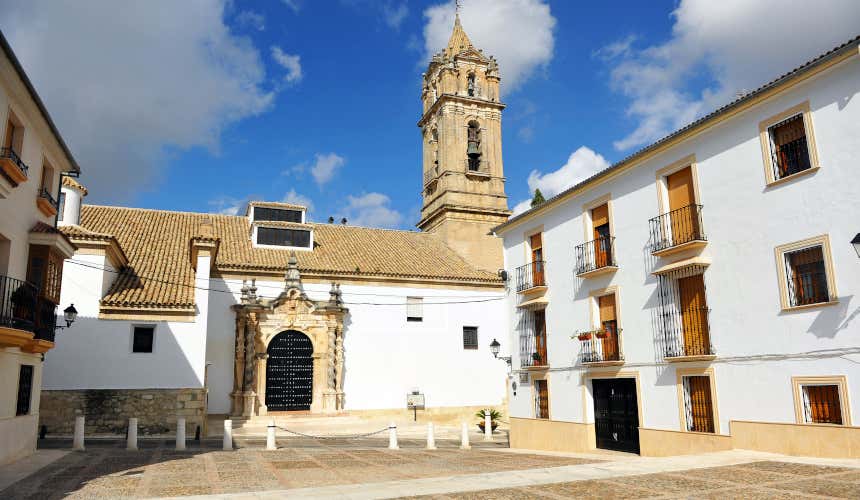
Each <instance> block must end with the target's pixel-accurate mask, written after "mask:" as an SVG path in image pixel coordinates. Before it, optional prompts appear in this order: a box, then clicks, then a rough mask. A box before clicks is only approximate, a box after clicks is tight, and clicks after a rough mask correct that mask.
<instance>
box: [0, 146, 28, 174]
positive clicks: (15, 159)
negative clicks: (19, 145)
mask: <svg viewBox="0 0 860 500" xmlns="http://www.w3.org/2000/svg"><path fill="white" fill-rule="evenodd" d="M0 159H8V160H10V161H11V162H12V163H13V164H15V165H16V166H17V167H18V168H19V169H20V170H21V172H22V173H23V174H24V175H25V176H26V175H27V170H28V168H27V165H26V164H25V163H24V162H23V161H21V157H19V156H18V153H16V152H15V150H14V149H12V148H0Z"/></svg>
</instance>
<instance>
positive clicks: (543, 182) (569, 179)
mask: <svg viewBox="0 0 860 500" xmlns="http://www.w3.org/2000/svg"><path fill="white" fill-rule="evenodd" d="M608 167H609V162H608V161H606V158H604V157H603V156H602V155H600V154H598V153H596V152H594V151H593V150H592V149H591V148H589V147H587V146H580V147H579V149H577V150H576V151H574V152H573V153H571V154H570V156H569V157H568V158H567V162H566V163H565V164H564V165H562V166H561V167H559V168H558V169H556V170H553V171H551V172H547V173H545V174H543V173H541V172H539V171H537V170H532V171H531V173H530V174H529V179H528V184H529V193H531V194H534V192H535V189H540V191H541V193H542V194H543V196H544V198H546V199H549V198H550V197H552V196H555V195H557V194H558V193H560V192H562V191H564V190H565V189H567V188H569V187H571V186H573V185H575V184H578V183H580V182H582V181H584V180H585V179H587V178H589V177H591V176H592V175H594V174H596V173H597V172H600V171H601V170H605V169H606V168H608ZM530 206H531V198H529V199H526V200H523V201H520V202H519V203H517V204H516V205H515V206H514V208H513V212H514V215H517V214H519V213H522V212H525V211H526V210H528V209H529V208H530Z"/></svg>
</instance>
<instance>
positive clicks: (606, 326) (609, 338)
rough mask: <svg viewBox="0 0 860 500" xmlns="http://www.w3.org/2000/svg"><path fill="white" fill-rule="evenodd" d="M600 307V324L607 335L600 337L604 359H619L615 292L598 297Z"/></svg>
mask: <svg viewBox="0 0 860 500" xmlns="http://www.w3.org/2000/svg"><path fill="white" fill-rule="evenodd" d="M597 301H598V307H599V308H600V325H601V326H602V327H603V330H604V331H605V332H606V337H604V338H602V339H600V347H601V349H602V351H603V360H604V361H616V360H618V359H619V358H618V320H617V318H616V316H615V294H612V295H604V296H602V297H599V298H598V299H597Z"/></svg>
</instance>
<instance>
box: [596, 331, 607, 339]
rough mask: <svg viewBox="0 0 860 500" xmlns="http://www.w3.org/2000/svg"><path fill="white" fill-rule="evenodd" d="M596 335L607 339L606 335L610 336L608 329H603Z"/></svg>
mask: <svg viewBox="0 0 860 500" xmlns="http://www.w3.org/2000/svg"><path fill="white" fill-rule="evenodd" d="M595 335H596V336H597V338H599V339H605V338H606V337H608V336H609V332H607V331H606V330H603V331H599V332H597V333H595Z"/></svg>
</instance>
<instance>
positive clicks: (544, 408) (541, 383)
mask: <svg viewBox="0 0 860 500" xmlns="http://www.w3.org/2000/svg"><path fill="white" fill-rule="evenodd" d="M535 418H549V388H548V387H547V383H546V380H535Z"/></svg>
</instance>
